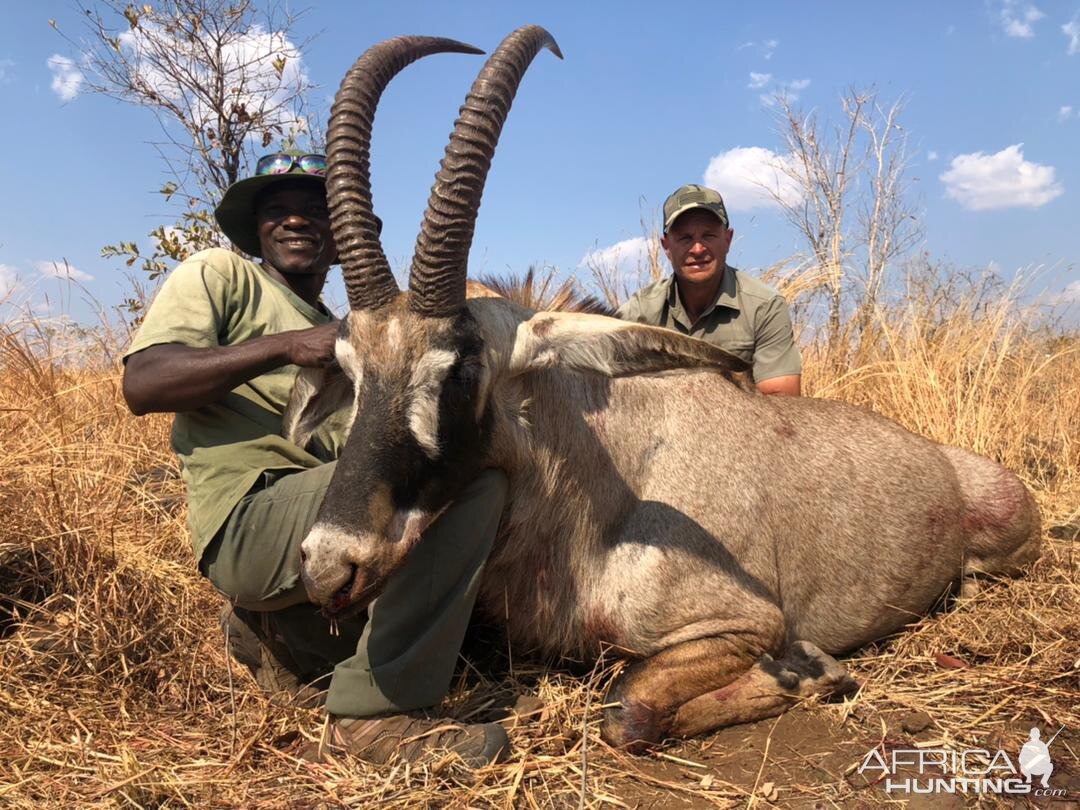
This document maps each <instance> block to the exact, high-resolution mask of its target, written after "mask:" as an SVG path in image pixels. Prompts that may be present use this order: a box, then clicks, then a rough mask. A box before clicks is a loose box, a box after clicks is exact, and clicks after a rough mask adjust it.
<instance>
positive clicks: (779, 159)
mask: <svg viewBox="0 0 1080 810" xmlns="http://www.w3.org/2000/svg"><path fill="white" fill-rule="evenodd" d="M795 166H796V163H795V161H794V159H793V158H791V157H790V156H785V155H778V154H776V153H775V152H772V151H770V150H768V149H764V148H762V147H760V146H746V147H743V146H737V147H735V148H734V149H729V150H728V151H726V152H721V153H720V154H719V155H716V157H714V158H712V160H710V161H709V165H708V167H707V168H706V169H705V178H704V180H705V185H707V186H709V187H710V188H715V189H716V190H717V191H719V192H720V194H721V195H722V196H723V198H724V203H725V204H726V205H727V207H728V209H729V210H732V211H749V210H751V209H754V208H770V207H775V206H776V205H777V201H776V199H775V198H774V196H773V193H774V194H775V195H777V196H779V197H780V198H781V199H782V200H783V201H785V202H787V203H795V202H798V201H799V200H800V199H801V198H802V191H801V190H800V188H799V184H798V183H797V182H795V180H793V179H792V177H791V176H790V175H791V174H792V173H794V171H795ZM770 192H773V193H770Z"/></svg>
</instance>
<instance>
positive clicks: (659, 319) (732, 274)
mask: <svg viewBox="0 0 1080 810" xmlns="http://www.w3.org/2000/svg"><path fill="white" fill-rule="evenodd" d="M674 281H675V276H673V275H671V276H668V277H667V278H664V279H661V280H660V281H657V282H655V283H653V284H650V285H649V286H648V287H644V288H642V289H641V290H638V291H637V292H636V293H635V294H634V295H633V296H632V297H631V298H630V299H629V300H628V301H627V302H626V303H625V304H623V305H622V306H621V307H619V311H618V312H617V313H616V315H617V316H618V317H620V318H622V319H623V320H626V321H636V322H637V323H647V324H650V325H652V326H663V327H666V328H668V329H674V330H676V331H678V332H682V333H683V334H684V335H689V336H690V337H695V338H699V339H700V340H704V341H706V342H707V343H711V344H713V345H714V346H719V347H720V348H721V349H726V350H727V351H729V352H731V353H732V354H734V355H737V356H739V357H741V358H742V359H743V360H745V361H746V362H748V363H752V364H753V366H754V381H755V382H762V381H764V380H768V379H772V378H773V377H781V376H784V375H787V374H801V373H802V360H801V359H800V357H799V349H798V347H797V346H796V345H795V335H794V332H793V331H792V328H791V315H790V313H789V312H788V306H787V302H786V301H785V300H784V297H783V296H782V295H780V293H778V292H777V291H776V290H774V289H773V288H772V287H769V286H767V285H765V284H762V283H761V282H760V281H758V280H757V279H756V278H754V277H753V276H749V275H747V274H746V273H744V272H742V271H741V270H736V269H735V268H734V267H732V266H730V265H728V266H727V267H725V268H724V276H723V278H722V279H721V281H720V290H719V292H718V293H717V295H716V300H715V301H714V302H713V303H712V305H711V306H709V307H708V308H707V309H706V310H705V311H704V312H702V313H701V316H700V317H699V318H698V319H697V320H696V321H694V322H693V323H691V322H690V317H689V315H687V314H686V310H685V309H684V308H683V304H682V301H681V300H680V298H679V287H678V285H677V284H675V283H674Z"/></svg>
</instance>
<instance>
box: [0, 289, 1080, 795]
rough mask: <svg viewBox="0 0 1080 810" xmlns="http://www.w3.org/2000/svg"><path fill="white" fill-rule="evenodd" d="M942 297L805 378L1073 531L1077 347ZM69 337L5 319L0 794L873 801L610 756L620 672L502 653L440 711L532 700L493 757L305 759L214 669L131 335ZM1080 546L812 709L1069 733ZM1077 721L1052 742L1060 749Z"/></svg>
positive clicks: (262, 703) (942, 732)
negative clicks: (987, 463)
mask: <svg viewBox="0 0 1080 810" xmlns="http://www.w3.org/2000/svg"><path fill="white" fill-rule="evenodd" d="M933 300H935V299H933V298H932V297H929V296H923V297H922V298H921V299H920V298H919V297H918V296H916V297H915V298H913V301H914V303H912V304H910V305H905V306H897V307H893V308H889V309H884V310H883V311H881V312H880V313H879V318H878V321H877V324H876V326H875V329H874V330H873V332H872V334H867V335H864V336H862V338H861V340H859V341H857V342H856V343H854V344H853V345H852V348H851V351H852V353H853V356H854V358H855V359H854V361H853V362H852V363H851V365H850V367H848V368H847V369H846V370H845V371H844V372H843V373H838V372H837V371H835V370H834V366H833V365H832V363H833V362H834V361H832V360H828V359H827V358H828V357H830V353H829V352H828V351H826V350H825V348H824V347H820V346H814V345H811V346H809V347H807V349H806V352H805V356H806V366H807V376H806V387H807V389H808V390H809V392H811V393H813V394H815V395H819V396H830V397H838V398H842V399H846V400H850V401H853V402H860V403H865V404H868V405H872V406H873V407H874V408H876V409H877V410H879V411H881V412H883V413H885V414H887V415H889V416H891V417H893V418H895V419H897V420H898V421H900V422H902V423H903V424H905V425H907V426H908V427H910V428H912V429H914V430H917V431H919V432H921V433H924V434H926V435H928V436H931V437H932V438H935V439H939V440H942V441H948V442H952V443H955V444H959V445H962V446H965V447H970V448H974V449H976V450H978V451H979V452H982V453H985V454H987V455H990V456H992V457H994V458H997V459H998V460H1000V461H1001V462H1002V463H1004V464H1006V465H1007V466H1009V467H1010V468H1012V469H1013V470H1015V471H1017V472H1018V473H1019V474H1020V475H1021V476H1022V477H1023V478H1024V480H1025V481H1026V482H1027V483H1028V485H1029V486H1030V487H1031V488H1032V490H1033V491H1034V493H1035V495H1036V498H1037V499H1038V501H1039V504H1040V506H1041V508H1042V510H1043V515H1044V520H1045V524H1046V526H1047V527H1051V526H1069V525H1071V526H1077V525H1078V524H1080V342H1078V341H1077V340H1076V339H1075V338H1071V339H1070V338H1061V337H1058V338H1054V337H1052V336H1049V335H1047V334H1045V333H1043V332H1042V331H1040V330H1039V329H1036V328H1032V327H1030V326H1027V325H1025V323H1024V322H1023V320H1022V319H1020V318H1018V317H1016V315H1015V312H1016V307H1015V297H1014V296H1005V297H1003V298H1002V299H1001V300H1000V301H999V302H998V304H997V306H996V307H994V306H991V307H985V306H983V307H981V308H980V307H974V308H973V307H971V306H968V304H971V301H970V300H967V301H966V302H965V301H963V300H959V301H953V302H952V303H951V304H950V305H949V306H946V307H944V308H941V307H939V306H938V305H937V304H933V305H931V302H932V301H933ZM64 334H66V333H64ZM64 334H61V335H60V336H59V337H58V336H57V335H53V334H50V333H49V331H48V330H46V329H43V328H42V326H41V325H40V324H36V325H34V324H30V325H24V326H18V325H8V326H6V327H4V328H3V331H2V332H0V447H2V448H3V449H2V451H0V452H2V453H3V463H2V464H0V510H2V516H3V522H2V525H3V526H4V528H5V533H4V534H3V535H2V536H0V587H2V589H3V590H2V592H0V597H2V598H0V672H2V678H0V805H3V806H5V807H19V808H23V807H25V808H30V807H34V808H37V807H65V808H66V807H80V808H95V807H188V806H198V807H241V806H243V807H267V808H269V807H313V806H325V807H338V806H350V807H368V806H376V804H377V805H378V806H386V807H415V806H425V805H427V806H470V807H552V806H560V807H577V806H586V807H600V806H607V805H611V806H616V807H618V806H635V805H637V804H639V803H643V804H646V805H647V806H654V804H653V802H657V801H659V802H660V804H661V805H662V806H688V805H695V806H730V805H748V804H749V805H754V804H764V803H766V802H767V801H768V800H769V799H770V798H775V795H776V794H775V793H774V792H773V791H775V790H780V791H781V792H780V794H779V795H781V796H787V797H798V798H802V799H806V800H810V799H813V800H818V801H822V802H824V803H825V804H824V805H823V806H834V805H836V804H849V803H852V802H857V801H860V800H862V801H869V802H870V804H875V803H876V802H874V801H873V797H872V796H871V797H870V799H862V798H860V797H863V796H866V795H867V794H866V793H864V792H860V789H859V788H858V787H857V786H856V785H854V784H853V783H852V782H851V781H850V780H848V779H846V778H844V777H843V775H842V774H841V775H840V776H839V778H811V777H812V774H813V770H810V771H807V775H805V776H804V777H801V778H800V779H799V780H795V781H794V782H792V783H791V784H784V785H782V786H781V785H780V784H779V783H777V786H776V787H775V788H771V789H770V791H765V790H764V788H763V786H762V785H761V782H762V778H763V774H765V773H767V770H766V769H765V768H764V765H765V759H764V758H763V759H762V760H761V767H760V768H756V778H755V775H754V774H751V775H750V777H749V781H745V780H744V781H740V780H736V779H734V778H732V779H731V780H726V779H725V778H724V775H723V774H722V773H720V774H710V773H709V772H708V770H707V769H706V770H702V768H701V767H700V763H698V762H696V761H695V757H697V756H698V755H699V754H701V755H702V756H704V754H705V753H707V749H708V745H709V744H708V742H706V743H704V744H691V745H690V746H687V747H684V748H680V749H675V750H674V751H672V750H669V751H667V752H666V753H665V754H663V755H658V756H654V757H627V756H624V755H621V754H617V753H615V752H612V751H609V750H607V749H606V748H605V747H604V746H603V744H602V743H601V742H600V741H599V738H598V735H597V732H596V720H597V716H598V704H599V700H600V696H601V695H602V694H603V692H602V689H603V685H604V683H605V681H606V679H607V678H608V677H609V674H610V669H608V670H603V669H598V670H596V671H594V672H593V673H592V674H591V675H590V674H588V673H586V674H585V675H581V674H577V675H572V674H569V673H567V672H564V671H561V670H558V669H551V668H546V667H544V666H542V665H540V664H537V663H535V662H521V661H513V662H511V661H510V660H509V659H503V658H499V657H498V656H494V657H493V660H491V661H488V660H487V659H486V658H485V659H484V660H483V661H477V662H474V663H475V666H472V667H469V668H466V672H465V673H464V674H463V676H462V677H461V679H460V680H459V682H458V683H457V684H456V685H455V692H454V695H453V696H452V698H451V706H452V707H453V709H454V711H456V712H457V713H458V714H459V716H460V715H465V716H468V715H476V716H481V715H483V714H484V713H485V712H490V711H491V705H490V704H492V703H498V700H497V698H498V696H500V695H503V694H521V693H528V694H532V695H537V696H539V697H540V698H541V699H542V701H543V708H542V709H541V710H538V711H537V712H536V713H534V714H533V715H532V716H529V717H526V718H524V719H523V720H522V721H521V722H520V723H518V725H517V726H516V728H515V729H514V731H513V733H512V736H513V738H514V742H515V746H516V753H515V755H514V757H513V758H512V759H511V760H510V761H509V762H508V763H506V764H504V765H501V766H497V767H493V768H489V769H487V770H485V771H482V772H480V773H478V774H475V775H471V776H470V775H467V774H462V773H460V772H459V771H457V770H456V769H455V768H454V767H452V766H451V764H449V763H440V764H436V765H434V766H430V767H424V768H411V769H409V768H405V767H398V768H394V769H391V770H382V771H380V770H377V769H374V768H369V767H366V766H364V765H362V764H360V763H357V762H351V761H343V762H338V763H336V764H331V765H323V766H315V765H309V764H305V763H301V762H299V761H297V760H295V759H294V758H293V757H292V756H291V755H290V750H291V748H290V746H291V744H292V743H293V741H294V740H295V739H296V737H297V735H298V734H299V733H309V734H311V733H314V732H315V731H316V727H317V724H318V714H317V713H316V712H309V711H303V710H294V709H283V708H279V707H276V706H274V705H271V704H270V703H269V702H268V701H267V700H266V699H265V698H264V697H263V696H262V695H261V693H260V692H259V691H258V689H257V687H256V686H255V685H254V683H253V682H252V681H251V680H250V678H249V677H248V676H247V674H246V672H242V671H241V669H240V668H235V669H233V671H232V672H231V673H230V671H229V668H228V666H227V662H226V657H225V655H224V652H223V643H222V639H221V635H220V632H219V631H218V627H217V614H218V609H219V600H218V598H217V597H216V596H215V594H214V593H213V592H212V590H211V589H210V587H209V586H208V585H207V584H206V582H205V581H203V580H202V579H200V578H199V577H198V576H197V575H196V574H195V573H194V571H193V565H192V561H191V557H190V552H189V545H188V541H187V536H186V531H185V527H184V510H183V504H182V499H181V496H182V485H181V484H180V483H179V481H178V480H177V479H176V478H175V477H174V476H172V475H169V474H165V475H162V474H160V473H161V471H162V470H164V471H165V472H166V473H168V471H171V470H173V467H174V460H173V457H172V454H171V453H170V451H169V449H168V441H167V439H168V426H169V419H168V417H162V416H152V417H147V418H143V419H135V418H133V417H131V416H130V415H129V414H128V413H127V411H126V409H125V408H124V405H123V401H122V398H121V396H120V392H119V370H118V369H119V367H118V365H117V362H116V359H115V351H116V348H117V347H118V346H119V345H121V344H122V342H123V335H122V334H115V333H112V334H108V333H106V334H102V333H95V334H94V335H89V336H88V335H85V334H84V335H81V336H78V339H76V340H74V341H71V342H65V341H64V340H62V339H61V338H63V337H64ZM1058 533H1059V534H1060V533H1063V530H1059V532H1058ZM1076 551H1077V541H1076V539H1075V538H1068V537H1062V538H1058V539H1053V540H1049V541H1048V545H1047V548H1046V553H1045V555H1044V557H1043V559H1042V560H1041V561H1040V562H1039V563H1038V564H1037V565H1036V566H1035V568H1034V569H1033V570H1032V572H1031V573H1030V575H1029V576H1028V577H1026V578H1025V579H1022V580H1018V581H1015V582H1008V583H1000V584H993V585H991V586H990V587H988V588H987V590H986V591H985V592H984V593H982V594H981V595H980V596H979V597H977V598H976V599H974V600H971V601H967V602H964V603H961V604H960V605H959V606H957V607H956V609H954V610H952V611H951V612H948V613H944V614H939V615H937V616H934V617H931V618H929V619H926V620H923V621H921V622H919V623H918V624H916V625H915V626H914V627H913V628H912V629H911V630H910V631H909V632H906V633H903V634H900V635H898V636H896V637H894V638H892V639H889V640H886V641H884V642H882V643H880V644H879V645H877V646H876V647H874V648H868V649H863V650H861V651H859V652H857V653H856V654H855V655H854V656H853V657H852V658H851V659H850V665H851V667H852V669H853V670H854V672H855V674H856V675H857V677H859V678H860V679H861V680H862V681H863V683H864V688H863V690H862V692H861V693H860V694H859V695H858V697H857V698H855V699H854V700H853V701H849V702H848V703H845V704H840V705H827V706H816V707H812V708H811V711H813V712H819V713H826V714H827V715H828V716H829V718H831V719H832V720H835V721H836V722H837V723H840V724H842V726H843V727H844V728H847V729H850V730H852V731H851V733H853V734H855V735H856V736H858V735H863V736H866V737H867V738H868V739H870V738H873V739H874V740H875V741H876V740H877V739H878V738H880V739H881V740H882V744H885V742H884V741H885V737H886V736H887V735H886V723H887V722H888V723H892V720H891V719H890V718H893V717H895V716H896V715H897V714H898V713H901V712H907V711H910V710H925V711H926V712H928V713H929V714H930V715H931V716H932V718H933V727H932V728H931V730H930V731H931V733H932V734H933V735H934V736H935V737H936V738H938V739H941V740H944V741H946V742H947V743H948V744H956V745H963V744H968V743H972V742H975V741H984V742H985V741H987V740H990V741H993V740H1004V739H1005V738H1004V737H1002V736H1001V735H1003V734H1006V733H1008V732H1010V731H1011V730H1012V725H1011V724H1013V723H1016V722H1020V721H1023V722H1031V721H1033V720H1038V719H1040V718H1041V719H1042V720H1043V721H1045V723H1046V724H1048V725H1052V726H1054V727H1055V728H1056V727H1057V726H1058V725H1062V724H1064V725H1065V726H1067V727H1068V728H1069V729H1071V730H1072V731H1073V732H1075V730H1076V729H1077V728H1078V727H1080V698H1078V694H1080V643H1078V639H1080V593H1078V583H1080V578H1078V571H1077V559H1076ZM942 656H947V657H944V658H943V657H942ZM960 663H962V664H964V665H965V666H958V664H960ZM616 666H617V665H616ZM230 681H231V684H230ZM770 722H771V721H770ZM770 728H772V727H770ZM769 733H770V737H769V740H771V739H772V737H771V731H770V732H769ZM888 734H894V731H893V730H889V731H888ZM995 735H997V736H996V737H995ZM769 740H767V741H766V752H765V755H764V756H766V757H767V756H769V755H770V754H769V751H768V742H769ZM1077 741H1078V738H1077V736H1076V735H1075V734H1072V736H1066V737H1063V738H1062V743H1063V746H1064V747H1066V748H1067V750H1071V752H1072V754H1073V755H1074V761H1075V755H1076V753H1077V751H1076V748H1075V747H1076V745H1077ZM695 746H697V747H695ZM778 748H779V746H776V747H774V748H773V752H775V751H776V750H778ZM862 750H863V751H865V748H863V749H862ZM853 761H854V760H853ZM583 772H584V773H583ZM867 806H870V805H867Z"/></svg>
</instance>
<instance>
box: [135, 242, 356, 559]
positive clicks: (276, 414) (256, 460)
mask: <svg viewBox="0 0 1080 810" xmlns="http://www.w3.org/2000/svg"><path fill="white" fill-rule="evenodd" d="M333 319H334V318H333V316H332V315H331V314H330V313H329V311H327V310H326V308H325V307H323V306H322V305H321V304H320V306H319V308H318V309H316V308H315V307H312V306H311V305H310V304H308V303H306V302H305V301H303V300H302V299H301V298H300V297H299V296H297V295H296V294H295V293H294V292H293V291H292V290H290V289H289V288H288V287H286V286H285V285H283V284H281V283H280V282H278V281H275V280H274V279H273V278H271V277H270V276H269V275H267V274H266V273H265V272H263V270H262V269H261V268H260V267H259V266H258V265H256V264H254V263H252V262H250V261H247V260H246V259H243V258H241V257H240V256H238V255H237V254H235V253H232V252H230V251H228V250H223V249H220V248H213V249H211V250H204V251H202V252H200V253H196V254H195V255H194V256H192V257H191V258H189V259H188V260H187V261H185V262H183V263H182V264H180V265H179V266H178V267H177V268H176V269H175V270H173V271H172V273H170V274H169V277H168V278H167V279H166V281H165V283H164V284H163V285H162V287H161V289H160V291H159V292H158V294H157V296H156V297H155V298H154V302H153V304H152V305H151V306H150V309H149V311H148V312H147V313H146V318H145V319H144V320H143V323H142V326H140V327H139V331H138V332H137V333H136V335H135V339H134V340H133V341H132V343H131V346H130V347H129V348H128V350H127V352H126V353H125V355H124V358H125V360H126V359H127V358H128V357H130V356H131V355H133V354H135V353H136V352H139V351H142V350H143V349H146V348H149V347H150V346H155V345H158V344H162V343H180V344H183V345H185V346H193V347H212V346H229V345H232V344H236V343H243V342H244V341H246V340H250V339H252V338H256V337H259V336H261V335H269V334H275V333H277V332H286V331H289V330H293V329H307V328H309V327H311V326H317V325H319V324H324V323H328V322H330V321H332V320H333ZM298 371H299V367H298V366H293V365H288V366H282V367H281V368H277V369H274V370H273V371H270V372H267V373H266V374H261V375H259V376H258V377H255V378H253V379H252V380H249V381H248V382H246V383H244V384H243V385H240V386H237V387H236V388H234V389H233V390H232V391H230V392H229V393H228V394H226V395H225V396H224V397H222V398H221V399H220V400H219V401H217V402H214V403H212V404H210V405H204V406H203V407H201V408H196V409H195V410H192V411H183V412H181V413H178V414H176V417H175V419H174V420H173V429H172V447H173V450H174V451H175V452H176V454H177V455H178V456H179V457H180V464H181V467H182V468H183V474H184V482H185V484H186V485H187V490H188V525H189V527H190V529H191V544H192V547H193V549H194V551H195V558H196V560H198V559H199V558H201V557H202V553H203V550H204V549H205V548H206V546H207V545H208V544H209V542H210V541H211V540H212V539H213V537H214V535H215V534H217V531H218V529H220V528H221V526H222V524H223V523H224V522H225V520H226V518H227V517H228V516H229V513H230V512H231V511H232V510H233V508H234V507H235V506H236V504H237V503H238V502H239V501H240V499H241V498H243V497H244V495H245V494H247V492H248V491H249V490H250V489H251V488H252V487H253V486H254V485H255V484H256V483H258V482H259V481H260V480H264V479H263V476H264V474H266V473H287V472H289V471H298V470H303V469H308V468H311V467H315V466H317V465H319V464H322V463H324V462H325V461H327V460H328V459H329V458H336V457H337V455H338V454H339V452H340V450H341V445H342V444H343V443H344V440H345V436H346V432H347V429H348V425H347V420H348V416H349V413H348V409H342V410H340V411H338V412H336V413H335V414H333V416H331V418H330V419H328V420H327V421H326V422H324V423H323V425H322V426H320V428H319V430H318V431H317V432H316V434H315V438H316V439H317V440H318V442H319V443H320V444H321V445H322V446H323V448H325V449H326V453H327V456H328V458H317V457H316V456H314V455H312V454H311V453H309V452H308V451H306V450H303V449H301V448H300V447H297V446H296V445H294V444H292V443H290V442H288V441H286V440H285V439H284V438H282V436H281V417H282V414H283V413H284V411H285V406H286V405H287V404H288V401H289V395H290V393H291V392H292V388H293V383H294V382H295V379H296V374H297V372H298Z"/></svg>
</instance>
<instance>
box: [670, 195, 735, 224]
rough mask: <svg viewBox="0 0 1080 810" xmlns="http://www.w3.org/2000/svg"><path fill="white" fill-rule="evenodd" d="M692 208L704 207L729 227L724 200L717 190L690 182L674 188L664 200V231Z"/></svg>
mask: <svg viewBox="0 0 1080 810" xmlns="http://www.w3.org/2000/svg"><path fill="white" fill-rule="evenodd" d="M692 208H704V209H705V210H706V211H708V212H709V213H711V214H714V215H715V216H716V217H717V218H718V219H719V220H720V221H721V222H723V223H724V227H725V228H730V227H731V223H730V222H729V221H728V215H727V209H726V208H725V207H724V200H723V198H722V197H721V196H720V194H719V192H716V191H713V190H712V189H711V188H707V187H706V186H699V185H696V184H694V183H690V184H688V185H685V186H681V187H680V188H678V189H676V190H675V191H674V192H672V194H671V196H670V197H668V198H667V199H666V200H665V201H664V233H667V232H668V229H669V228H670V227H671V223H673V222H674V221H675V220H676V219H677V218H678V217H679V216H680V215H681V214H685V213H686V212H687V211H689V210H690V209H692Z"/></svg>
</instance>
